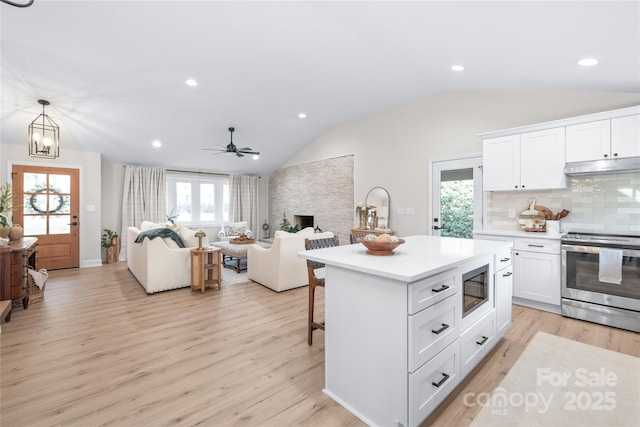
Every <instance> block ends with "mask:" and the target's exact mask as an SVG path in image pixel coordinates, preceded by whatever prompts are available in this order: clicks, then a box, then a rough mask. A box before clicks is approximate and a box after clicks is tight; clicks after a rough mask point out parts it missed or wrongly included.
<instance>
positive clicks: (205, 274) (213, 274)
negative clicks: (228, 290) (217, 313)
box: [191, 247, 222, 293]
mask: <svg viewBox="0 0 640 427" xmlns="http://www.w3.org/2000/svg"><path fill="white" fill-rule="evenodd" d="M221 255H222V254H221V251H220V248H213V247H209V248H203V249H192V250H191V290H192V291H193V290H194V289H200V292H201V293H204V291H205V289H206V288H207V287H208V286H213V285H218V289H222V270H221V269H220V264H221V263H222V256H221Z"/></svg>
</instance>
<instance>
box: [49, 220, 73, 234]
mask: <svg viewBox="0 0 640 427" xmlns="http://www.w3.org/2000/svg"><path fill="white" fill-rule="evenodd" d="M70 223H71V216H69V215H51V216H50V217H49V234H69V233H70V232H71V225H70Z"/></svg>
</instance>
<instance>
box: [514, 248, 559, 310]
mask: <svg viewBox="0 0 640 427" xmlns="http://www.w3.org/2000/svg"><path fill="white" fill-rule="evenodd" d="M515 240H516V247H515V248H514V251H513V255H514V256H513V276H514V281H513V296H514V297H515V298H522V299H525V300H529V301H537V302H541V303H544V304H550V305H553V306H558V307H559V306H560V252H559V244H558V253H549V252H538V251H535V252H534V251H532V250H523V249H521V248H518V240H519V239H515ZM540 240H542V239H540ZM544 244H546V243H544V242H540V243H535V244H534V243H529V245H535V246H542V245H544ZM533 249H538V248H537V247H534V248H533Z"/></svg>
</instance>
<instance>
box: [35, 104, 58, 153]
mask: <svg viewBox="0 0 640 427" xmlns="http://www.w3.org/2000/svg"><path fill="white" fill-rule="evenodd" d="M38 104H40V105H42V114H40V115H39V116H38V117H37V118H36V119H35V120H34V121H32V122H31V124H30V125H29V156H31V157H40V158H43V159H56V158H58V156H59V155H60V127H59V126H58V125H57V124H56V122H54V121H53V120H51V118H50V117H49V116H47V115H46V114H45V112H44V108H45V106H47V105H49V101H47V100H44V99H39V100H38Z"/></svg>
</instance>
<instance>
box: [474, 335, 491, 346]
mask: <svg viewBox="0 0 640 427" xmlns="http://www.w3.org/2000/svg"><path fill="white" fill-rule="evenodd" d="M488 339H489V337H485V336H484V335H483V336H482V340H481V341H476V344H478V345H483V344H484V343H486V342H487V340H488Z"/></svg>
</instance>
